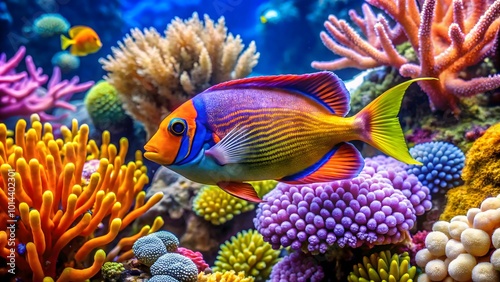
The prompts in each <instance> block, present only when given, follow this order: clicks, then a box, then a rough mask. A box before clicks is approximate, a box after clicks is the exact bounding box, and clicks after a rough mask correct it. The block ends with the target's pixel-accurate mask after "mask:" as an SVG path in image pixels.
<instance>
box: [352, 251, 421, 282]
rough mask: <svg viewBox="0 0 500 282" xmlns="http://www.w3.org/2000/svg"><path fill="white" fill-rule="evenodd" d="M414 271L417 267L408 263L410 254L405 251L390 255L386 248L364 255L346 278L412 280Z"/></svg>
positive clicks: (362, 281)
mask: <svg viewBox="0 0 500 282" xmlns="http://www.w3.org/2000/svg"><path fill="white" fill-rule="evenodd" d="M416 273H417V268H416V267H415V266H411V265H410V256H409V255H408V253H407V252H404V253H402V254H400V255H398V254H394V255H392V256H391V252H390V251H387V250H386V251H382V252H380V253H376V254H372V255H371V256H369V257H368V256H364V257H363V263H358V264H357V265H355V266H354V271H352V272H351V273H350V274H349V276H348V277H347V280H348V281H349V282H368V281H393V282H396V281H401V282H403V281H404V282H412V281H413V279H415V275H416Z"/></svg>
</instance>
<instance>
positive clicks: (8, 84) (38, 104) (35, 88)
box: [0, 47, 94, 121]
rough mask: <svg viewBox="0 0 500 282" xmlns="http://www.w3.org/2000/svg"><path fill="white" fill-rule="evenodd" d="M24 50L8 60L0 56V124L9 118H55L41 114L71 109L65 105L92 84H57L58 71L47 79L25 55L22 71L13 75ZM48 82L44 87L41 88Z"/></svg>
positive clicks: (68, 105)
mask: <svg viewBox="0 0 500 282" xmlns="http://www.w3.org/2000/svg"><path fill="white" fill-rule="evenodd" d="M25 54H26V49H25V48H24V47H20V48H19V50H18V51H17V53H16V54H15V55H14V57H12V58H11V59H10V60H7V59H6V55H5V54H2V55H1V56H0V121H2V120H4V119H6V118H9V117H13V116H24V117H26V116H29V115H31V114H33V113H37V114H38V115H39V116H40V117H41V118H42V120H47V121H50V120H54V119H55V117H53V116H51V115H50V114H48V113H46V112H45V111H47V110H50V109H52V108H65V109H70V110H72V111H74V110H75V107H74V106H73V105H71V104H70V103H68V102H67V100H68V99H69V98H71V96H72V95H73V94H75V93H78V92H81V91H85V90H87V89H89V88H90V87H91V86H92V85H93V84H94V82H92V81H89V82H85V83H81V84H78V81H79V79H78V77H77V76H75V77H73V78H72V79H71V80H70V81H68V80H62V81H61V71H60V69H59V68H58V67H54V71H53V73H52V77H51V78H50V80H49V79H48V76H47V75H44V74H43V73H42V72H43V70H42V69H41V68H37V67H36V66H35V64H34V63H33V59H32V58H31V56H26V69H27V73H26V72H21V73H16V71H15V69H16V67H17V66H18V65H19V63H20V62H21V60H22V59H23V58H24V55H25ZM47 80H49V81H48V84H47V88H46V89H45V88H43V87H42V85H44V84H45V83H46V82H47Z"/></svg>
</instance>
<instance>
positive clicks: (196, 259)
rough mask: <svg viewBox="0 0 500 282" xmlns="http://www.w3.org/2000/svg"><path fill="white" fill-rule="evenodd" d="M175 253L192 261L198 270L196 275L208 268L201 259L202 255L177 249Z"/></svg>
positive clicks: (181, 248) (184, 249) (188, 250)
mask: <svg viewBox="0 0 500 282" xmlns="http://www.w3.org/2000/svg"><path fill="white" fill-rule="evenodd" d="M177 253H179V254H181V255H183V256H185V257H187V258H189V259H190V260H192V261H193V262H194V264H195V265H196V267H197V268H198V273H200V272H203V271H205V269H207V268H208V264H207V263H206V262H205V260H204V259H203V255H202V254H201V253H200V252H194V251H192V250H190V249H186V248H183V247H178V248H177Z"/></svg>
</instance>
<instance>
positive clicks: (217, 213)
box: [193, 180, 277, 225]
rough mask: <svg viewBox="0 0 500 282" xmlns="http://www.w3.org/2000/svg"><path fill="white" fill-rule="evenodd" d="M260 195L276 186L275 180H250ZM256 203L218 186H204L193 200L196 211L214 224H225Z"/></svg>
mask: <svg viewBox="0 0 500 282" xmlns="http://www.w3.org/2000/svg"><path fill="white" fill-rule="evenodd" d="M250 184H252V186H253V187H254V188H255V190H256V191H257V194H259V196H263V195H265V194H267V193H268V192H269V191H271V190H272V189H274V187H276V184H277V182H276V181H273V180H268V181H255V182H250ZM254 208H255V205H254V204H253V203H251V202H247V201H245V200H242V199H239V198H236V197H234V196H232V195H230V194H228V193H226V192H224V191H223V190H222V189H220V188H219V187H217V186H204V187H203V188H201V190H200V192H198V194H197V195H196V197H195V198H194V201H193V210H194V212H195V213H196V214H197V215H199V216H201V217H203V218H204V219H205V220H207V221H210V222H211V223H212V224H214V225H220V224H224V223H226V222H228V221H230V220H231V219H233V218H234V216H235V215H238V214H241V213H244V212H247V211H251V210H253V209H254Z"/></svg>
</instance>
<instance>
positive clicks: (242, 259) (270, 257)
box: [212, 230, 280, 281]
mask: <svg viewBox="0 0 500 282" xmlns="http://www.w3.org/2000/svg"><path fill="white" fill-rule="evenodd" d="M279 254H280V250H273V248H272V247H271V244H269V243H267V242H264V238H263V237H262V235H261V234H260V233H258V232H257V231H256V230H247V231H242V232H239V233H238V234H236V236H233V237H231V241H229V240H228V241H226V242H225V243H224V244H223V245H221V248H220V250H219V253H218V255H217V259H216V261H215V266H214V267H213V268H212V270H213V271H214V272H216V271H220V272H226V271H229V270H234V271H236V272H240V271H243V272H244V273H245V275H246V276H253V277H255V279H256V280H259V281H261V280H266V279H267V278H268V277H269V275H270V274H271V270H272V268H273V266H274V265H275V264H276V263H277V262H278V261H279V260H280V258H279Z"/></svg>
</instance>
